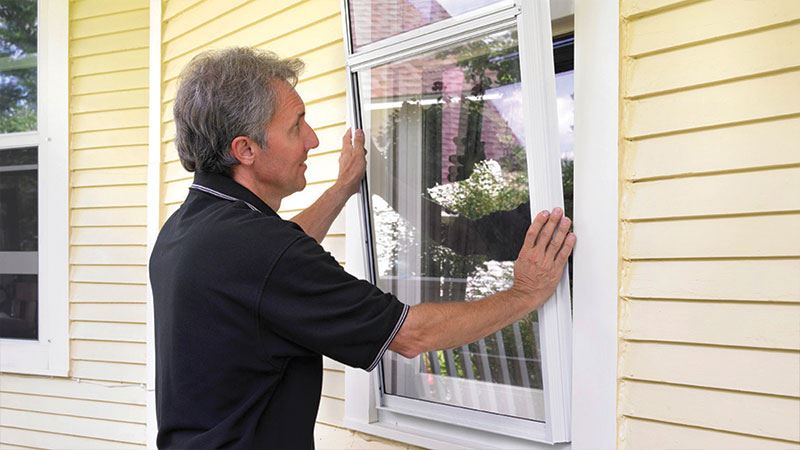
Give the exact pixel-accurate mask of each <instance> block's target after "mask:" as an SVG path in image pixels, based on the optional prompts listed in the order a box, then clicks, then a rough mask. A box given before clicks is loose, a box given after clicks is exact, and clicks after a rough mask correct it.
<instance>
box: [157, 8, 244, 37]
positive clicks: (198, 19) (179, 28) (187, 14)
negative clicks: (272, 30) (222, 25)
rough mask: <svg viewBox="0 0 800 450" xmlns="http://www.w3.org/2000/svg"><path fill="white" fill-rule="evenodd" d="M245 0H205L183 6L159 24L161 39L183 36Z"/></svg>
mask: <svg viewBox="0 0 800 450" xmlns="http://www.w3.org/2000/svg"><path fill="white" fill-rule="evenodd" d="M246 2H247V0H231V1H226V0H206V1H204V2H203V4H202V6H200V5H198V6H191V7H187V8H184V9H183V11H181V13H180V14H176V15H173V16H171V17H168V18H167V17H165V19H164V20H163V23H162V24H161V29H162V30H163V31H162V32H161V40H162V41H163V42H165V43H168V42H170V41H172V40H174V39H175V38H176V37H178V36H183V35H185V34H186V33H188V32H189V31H191V30H193V29H196V28H198V27H201V26H202V25H203V24H206V23H208V22H211V21H213V20H214V19H215V18H216V17H217V16H219V15H221V14H224V13H225V12H226V11H235V10H236V9H237V8H238V7H239V6H241V5H242V4H243V3H246ZM215 31H219V30H215Z"/></svg>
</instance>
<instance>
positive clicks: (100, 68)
mask: <svg viewBox="0 0 800 450" xmlns="http://www.w3.org/2000/svg"><path fill="white" fill-rule="evenodd" d="M148 58H149V55H148V49H146V48H143V49H136V50H124V51H121V52H114V53H109V54H104V55H92V56H79V57H75V58H70V62H71V69H72V76H81V75H91V74H96V73H106V72H114V71H120V70H133V69H146V68H147V67H148V62H149V59H148Z"/></svg>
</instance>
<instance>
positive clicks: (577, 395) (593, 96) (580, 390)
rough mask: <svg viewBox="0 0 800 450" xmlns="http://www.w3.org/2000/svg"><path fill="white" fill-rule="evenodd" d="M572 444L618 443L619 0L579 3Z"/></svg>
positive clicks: (586, 446)
mask: <svg viewBox="0 0 800 450" xmlns="http://www.w3.org/2000/svg"><path fill="white" fill-rule="evenodd" d="M575 36H576V39H575V190H574V193H575V194H574V195H575V213H574V215H575V234H576V235H577V236H578V243H577V246H576V247H575V257H574V261H575V264H574V267H573V275H574V290H573V315H572V323H573V335H572V346H573V351H572V358H573V359H572V448H573V449H576V450H577V449H587V450H588V449H598V448H603V449H611V448H616V404H617V402H616V392H617V274H618V252H617V230H618V217H619V216H618V198H619V194H618V192H619V191H618V176H617V171H618V133H619V123H618V117H619V116H618V107H619V88H618V86H619V4H618V2H605V1H577V2H575Z"/></svg>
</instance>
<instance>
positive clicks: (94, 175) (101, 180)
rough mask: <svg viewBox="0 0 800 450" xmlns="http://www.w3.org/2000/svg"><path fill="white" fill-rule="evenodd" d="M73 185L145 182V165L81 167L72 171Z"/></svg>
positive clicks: (111, 184)
mask: <svg viewBox="0 0 800 450" xmlns="http://www.w3.org/2000/svg"><path fill="white" fill-rule="evenodd" d="M71 178H72V186H73V187H91V186H113V185H127V184H142V183H146V182H147V167H146V166H137V167H114V168H105V169H83V170H76V171H73V172H72V177H71Z"/></svg>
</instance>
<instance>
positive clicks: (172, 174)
mask: <svg viewBox="0 0 800 450" xmlns="http://www.w3.org/2000/svg"><path fill="white" fill-rule="evenodd" d="M187 178H194V174H193V173H192V172H189V171H187V170H186V169H184V168H183V165H181V162H180V161H170V162H168V163H166V164H164V182H165V183H169V182H171V181H178V180H185V179H187Z"/></svg>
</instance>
